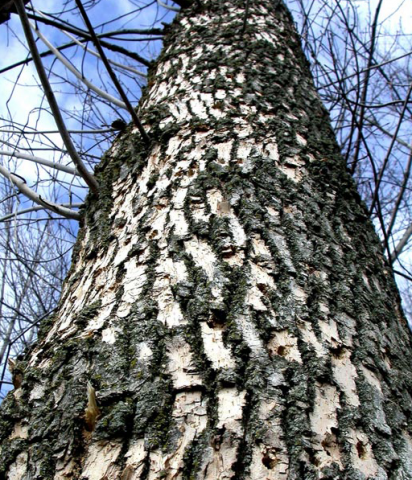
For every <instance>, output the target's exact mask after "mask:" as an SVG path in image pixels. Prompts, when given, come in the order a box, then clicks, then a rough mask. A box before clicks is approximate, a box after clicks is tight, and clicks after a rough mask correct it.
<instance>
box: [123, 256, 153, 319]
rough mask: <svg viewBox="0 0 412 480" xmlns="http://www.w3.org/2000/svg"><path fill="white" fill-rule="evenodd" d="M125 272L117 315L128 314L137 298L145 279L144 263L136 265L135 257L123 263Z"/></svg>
mask: <svg viewBox="0 0 412 480" xmlns="http://www.w3.org/2000/svg"><path fill="white" fill-rule="evenodd" d="M124 266H125V269H126V274H125V276H124V277H123V287H124V292H123V297H122V301H121V304H120V307H119V308H118V310H117V316H119V317H125V316H126V315H128V314H129V312H130V309H131V307H132V304H133V303H134V302H135V301H136V300H137V299H138V298H139V296H140V294H141V292H142V288H143V286H144V285H145V283H146V281H147V276H146V265H138V264H137V260H136V259H135V258H131V259H130V260H129V261H128V262H126V263H125V264H124Z"/></svg>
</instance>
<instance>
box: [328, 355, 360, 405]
mask: <svg viewBox="0 0 412 480" xmlns="http://www.w3.org/2000/svg"><path fill="white" fill-rule="evenodd" d="M350 356H351V352H350V351H349V350H344V351H343V352H342V353H341V354H340V355H339V356H338V357H336V356H332V369H333V378H334V379H335V380H336V382H337V384H338V385H339V387H340V389H341V390H342V391H343V392H344V393H345V395H346V401H347V402H348V404H349V405H352V406H353V407H358V406H359V405H360V402H359V397H358V393H357V388H356V383H355V379H356V377H357V376H358V374H357V372H356V368H355V366H354V365H353V363H352V362H351V361H350Z"/></svg>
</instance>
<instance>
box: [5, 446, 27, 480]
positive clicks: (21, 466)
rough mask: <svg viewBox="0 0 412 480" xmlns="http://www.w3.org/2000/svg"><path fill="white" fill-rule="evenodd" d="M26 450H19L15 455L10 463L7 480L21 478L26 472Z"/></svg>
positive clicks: (20, 479) (18, 479) (21, 479)
mask: <svg viewBox="0 0 412 480" xmlns="http://www.w3.org/2000/svg"><path fill="white" fill-rule="evenodd" d="M27 461H28V454H27V452H21V453H19V454H18V455H17V457H16V460H15V461H14V462H13V463H12V464H11V465H10V467H9V470H8V474H7V480H23V479H24V478H26V473H27Z"/></svg>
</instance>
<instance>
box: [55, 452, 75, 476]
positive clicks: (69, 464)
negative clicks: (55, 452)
mask: <svg viewBox="0 0 412 480" xmlns="http://www.w3.org/2000/svg"><path fill="white" fill-rule="evenodd" d="M75 468H76V462H75V461H74V460H73V459H71V458H66V457H64V459H59V460H57V462H56V473H55V475H54V477H53V480H67V479H70V478H73V476H74V470H75Z"/></svg>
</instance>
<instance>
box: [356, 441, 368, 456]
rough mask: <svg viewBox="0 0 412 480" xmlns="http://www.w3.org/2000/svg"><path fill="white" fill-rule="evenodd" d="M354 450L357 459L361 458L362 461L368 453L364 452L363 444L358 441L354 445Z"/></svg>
mask: <svg viewBox="0 0 412 480" xmlns="http://www.w3.org/2000/svg"><path fill="white" fill-rule="evenodd" d="M356 450H357V452H358V457H359V458H361V459H362V460H364V459H365V458H366V455H367V453H368V451H367V450H366V447H365V445H364V444H363V442H361V441H359V442H358V443H357V444H356Z"/></svg>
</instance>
